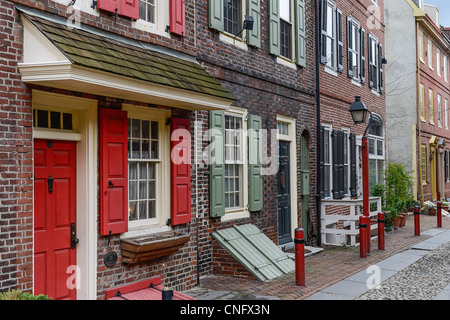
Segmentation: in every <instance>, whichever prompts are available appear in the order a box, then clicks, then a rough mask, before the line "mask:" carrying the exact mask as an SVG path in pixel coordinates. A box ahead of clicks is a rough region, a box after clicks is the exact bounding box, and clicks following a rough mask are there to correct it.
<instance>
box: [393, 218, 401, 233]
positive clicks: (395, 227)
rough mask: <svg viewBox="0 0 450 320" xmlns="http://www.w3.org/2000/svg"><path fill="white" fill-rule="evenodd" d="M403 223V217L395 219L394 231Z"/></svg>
mask: <svg viewBox="0 0 450 320" xmlns="http://www.w3.org/2000/svg"><path fill="white" fill-rule="evenodd" d="M401 221H402V217H401V216H400V215H397V216H396V217H395V219H394V230H397V229H398V228H399V227H400V222H401Z"/></svg>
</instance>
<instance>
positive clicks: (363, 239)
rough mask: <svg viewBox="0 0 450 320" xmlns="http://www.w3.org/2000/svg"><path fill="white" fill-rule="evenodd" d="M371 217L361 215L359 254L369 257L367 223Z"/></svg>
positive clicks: (362, 256)
mask: <svg viewBox="0 0 450 320" xmlns="http://www.w3.org/2000/svg"><path fill="white" fill-rule="evenodd" d="M369 222H370V219H369V217H366V216H359V256H360V257H361V258H367V224H368V223H369Z"/></svg>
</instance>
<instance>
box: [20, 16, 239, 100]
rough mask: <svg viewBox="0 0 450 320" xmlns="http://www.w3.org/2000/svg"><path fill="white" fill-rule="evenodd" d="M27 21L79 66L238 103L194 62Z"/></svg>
mask: <svg viewBox="0 0 450 320" xmlns="http://www.w3.org/2000/svg"><path fill="white" fill-rule="evenodd" d="M27 18H28V19H29V20H30V21H31V22H32V23H33V24H34V25H35V26H36V27H37V28H38V29H39V30H40V31H41V32H42V33H43V34H44V35H45V36H46V37H47V38H48V39H49V40H50V41H51V42H52V43H53V44H54V45H55V46H56V47H57V48H58V49H59V50H60V51H61V53H63V54H64V55H65V56H66V57H67V58H68V59H69V60H70V61H71V62H72V63H74V64H75V65H79V66H83V67H87V68H92V69H96V70H101V71H105V72H110V73H114V74H118V75H122V76H126V77H132V78H134V79H138V80H143V81H147V82H151V83H155V84H159V85H164V86H169V87H173V88H178V89H182V90H187V91H194V92H197V93H202V94H206V95H211V96H215V97H219V98H225V99H230V100H235V98H234V96H233V95H232V94H231V93H230V92H229V91H227V90H226V89H225V88H224V87H223V86H222V85H221V84H220V82H219V81H218V80H217V79H215V78H214V77H212V76H211V75H209V74H208V73H207V72H206V71H205V69H204V68H203V67H202V66H201V65H200V64H198V63H196V62H194V61H189V60H186V59H182V58H179V57H176V56H172V55H170V54H164V53H161V52H157V51H152V50H149V49H146V48H143V47H139V46H138V45H133V44H129V43H126V42H125V41H124V42H121V41H118V40H115V39H113V38H114V37H115V38H117V37H118V36H116V35H115V36H114V37H111V38H108V37H106V36H102V35H99V34H95V33H91V32H88V31H85V30H81V29H74V28H69V27H68V26H66V25H64V24H60V23H57V22H53V21H50V20H47V19H44V18H41V17H37V16H29V15H27ZM128 42H129V41H128ZM136 44H138V42H136Z"/></svg>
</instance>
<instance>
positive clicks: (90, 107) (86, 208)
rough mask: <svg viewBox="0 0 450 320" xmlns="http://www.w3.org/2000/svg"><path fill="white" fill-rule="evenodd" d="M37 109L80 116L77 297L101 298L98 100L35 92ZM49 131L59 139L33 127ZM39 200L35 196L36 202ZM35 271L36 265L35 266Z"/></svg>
mask: <svg viewBox="0 0 450 320" xmlns="http://www.w3.org/2000/svg"><path fill="white" fill-rule="evenodd" d="M32 99H33V108H45V109H53V110H62V109H63V110H72V111H73V112H74V116H76V117H77V118H78V121H77V123H78V131H79V132H78V134H79V135H80V139H79V140H78V143H77V191H76V192H77V237H78V238H79V239H80V243H79V244H78V245H77V265H78V267H79V268H80V274H79V275H80V284H81V285H80V288H79V289H78V290H77V299H79V300H96V299H97V285H96V283H97V136H98V132H97V130H98V129H97V101H96V100H90V99H85V98H77V97H71V96H64V95H59V94H55V93H48V92H43V91H38V90H33V91H32ZM41 133H43V134H44V133H45V134H47V135H48V137H50V136H51V137H52V138H58V137H57V134H56V132H55V131H50V130H45V129H44V130H39V129H38V128H33V137H36V135H38V136H39V134H41ZM34 200H35V199H33V201H34ZM33 270H34V268H33Z"/></svg>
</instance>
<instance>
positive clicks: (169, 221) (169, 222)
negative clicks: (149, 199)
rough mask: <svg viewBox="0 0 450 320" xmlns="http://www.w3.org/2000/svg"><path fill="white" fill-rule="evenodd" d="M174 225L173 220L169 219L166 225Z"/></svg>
mask: <svg viewBox="0 0 450 320" xmlns="http://www.w3.org/2000/svg"><path fill="white" fill-rule="evenodd" d="M171 225H172V219H167V223H166V226H169V227H170V226H171Z"/></svg>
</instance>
